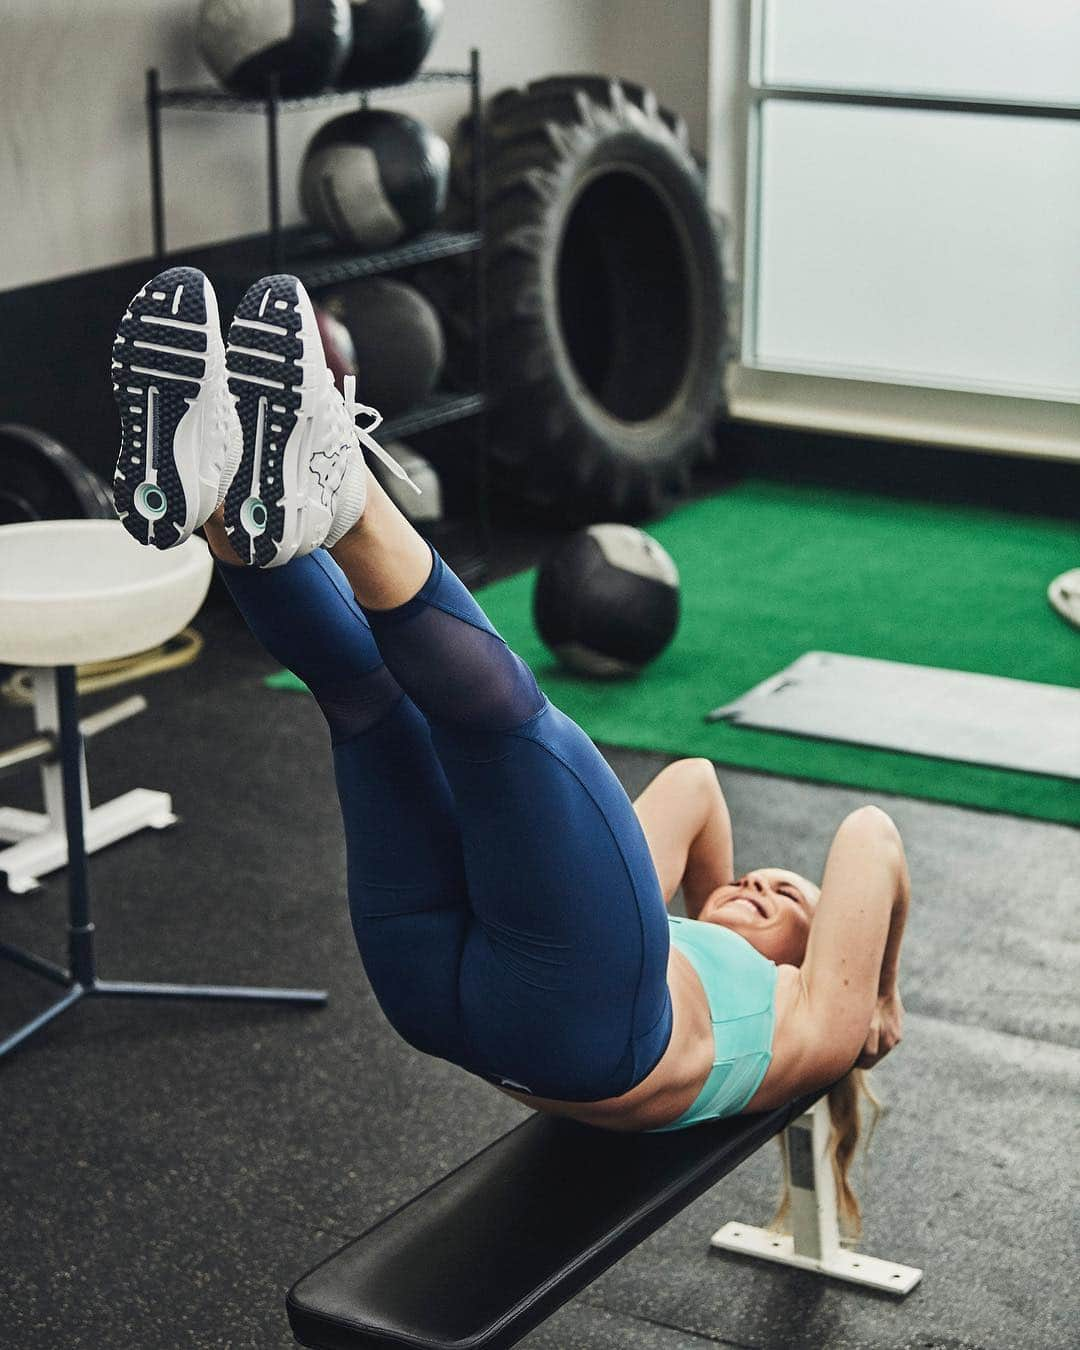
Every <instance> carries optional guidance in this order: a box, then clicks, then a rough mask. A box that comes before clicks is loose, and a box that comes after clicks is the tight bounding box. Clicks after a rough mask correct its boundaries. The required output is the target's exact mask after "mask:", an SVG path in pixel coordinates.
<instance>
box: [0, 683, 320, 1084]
mask: <svg viewBox="0 0 1080 1350" xmlns="http://www.w3.org/2000/svg"><path fill="white" fill-rule="evenodd" d="M56 695H57V703H58V706H59V722H60V728H59V736H58V750H59V758H60V771H61V776H62V781H63V791H64V825H65V829H66V832H67V844H68V914H69V918H68V953H69V955H68V961H69V963H70V969H68V970H65V969H64V968H63V966H58V965H56V964H55V963H54V962H52V961H47V960H45V958H44V957H41V956H36V955H34V953H33V952H27V951H23V949H22V948H21V947H15V946H12V945H11V944H10V943H6V942H0V957H4V958H6V959H7V960H9V961H14V962H15V963H16V965H20V966H23V967H24V968H25V969H26V970H31V971H33V972H34V973H35V974H37V975H42V976H44V978H45V979H47V980H52V982H53V983H54V984H58V985H61V986H62V987H63V988H64V989H65V991H66V992H65V993H64V994H63V995H62V997H60V998H59V999H57V1001H56V1002H55V1003H53V1004H51V1005H50V1007H48V1008H46V1009H45V1011H44V1012H43V1013H39V1014H38V1016H37V1017H35V1018H33V1019H32V1020H31V1021H29V1022H27V1023H26V1024H25V1025H24V1026H22V1027H20V1028H19V1029H18V1031H16V1032H14V1033H13V1034H12V1035H10V1036H8V1037H7V1038H6V1039H5V1040H3V1041H0V1059H2V1058H3V1056H4V1055H6V1054H8V1053H9V1051H11V1050H14V1049H15V1047H16V1046H18V1045H21V1044H22V1042H23V1041H25V1040H27V1039H28V1038H29V1037H30V1036H32V1035H33V1034H34V1032H35V1031H39V1030H40V1029H41V1028H42V1027H44V1026H47V1025H48V1023H49V1022H51V1021H52V1020H53V1018H54V1017H59V1016H60V1014H61V1013H62V1012H64V1011H65V1010H66V1009H67V1008H70V1007H73V1006H74V1005H75V1004H76V1003H78V1002H79V1000H80V999H83V998H100V997H104V998H196V999H235V1000H240V1001H243V1002H259V1003H296V1004H301V1005H304V1006H308V1007H311V1006H312V1005H321V1004H324V1003H325V1002H326V991H325V990H322V989H260V988H255V987H245V986H242V985H212V984H142V983H133V982H129V981H126V980H99V979H98V977H97V966H96V962H95V960H94V925H93V923H92V922H91V920H90V878H89V874H88V871H87V861H86V838H85V835H84V833H83V802H82V776H81V766H82V745H83V736H82V732H81V730H80V728H79V714H78V699H77V694H76V685H75V667H74V666H57V668H56Z"/></svg>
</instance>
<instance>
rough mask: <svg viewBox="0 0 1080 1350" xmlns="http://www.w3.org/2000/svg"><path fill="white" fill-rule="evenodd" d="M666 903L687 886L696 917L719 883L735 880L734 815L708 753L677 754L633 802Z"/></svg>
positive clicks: (691, 910) (689, 910)
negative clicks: (686, 756) (697, 756)
mask: <svg viewBox="0 0 1080 1350" xmlns="http://www.w3.org/2000/svg"><path fill="white" fill-rule="evenodd" d="M634 810H635V811H636V812H637V815H638V819H639V820H640V821H641V827H642V829H643V830H644V832H645V839H646V841H647V843H648V845H649V852H650V853H651V854H652V860H653V864H654V866H655V867H656V875H657V876H658V877H659V879H660V889H661V890H662V891H663V894H664V901H665V903H669V902H670V900H671V897H672V896H673V895H674V894H675V892H676V891H677V890H678V889H679V886H680V885H681V886H682V888H683V898H684V899H685V900H686V912H687V914H689V915H690V917H691V918H692V919H693V918H696V917H697V915H698V914H699V913H700V912H701V907H702V906H703V905H704V903H705V901H706V900H707V899H708V898H709V896H710V895H711V894H712V892H713V891H714V890H715V889H716V888H717V886H722V885H723V884H724V883H725V882H728V881H731V879H732V877H733V875H734V873H733V868H734V861H733V855H732V847H731V817H730V816H729V814H728V809H727V802H725V801H724V794H723V793H722V792H721V791H720V784H719V783H718V782H717V780H716V770H715V769H714V768H713V766H712V764H711V763H710V762H709V761H708V760H707V759H678V760H676V761H675V762H674V763H673V764H669V765H668V766H667V767H666V768H665V769H662V770H661V771H660V773H658V774H657V775H656V777H655V778H654V779H653V780H652V782H651V783H650V784H649V785H648V787H647V788H646V789H645V790H644V792H642V793H641V795H640V796H639V797H638V798H637V800H636V801H635V802H634Z"/></svg>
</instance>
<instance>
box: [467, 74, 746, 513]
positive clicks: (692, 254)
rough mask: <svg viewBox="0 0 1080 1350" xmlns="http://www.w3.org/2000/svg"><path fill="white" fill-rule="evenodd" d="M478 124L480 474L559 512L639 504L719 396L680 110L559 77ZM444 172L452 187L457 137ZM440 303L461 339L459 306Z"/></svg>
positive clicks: (701, 442) (694, 446)
mask: <svg viewBox="0 0 1080 1350" xmlns="http://www.w3.org/2000/svg"><path fill="white" fill-rule="evenodd" d="M486 127H487V130H486V138H485V147H486V156H487V163H486V171H487V172H486V177H487V192H486V202H485V205H486V225H487V249H486V277H487V295H488V325H487V334H486V336H487V352H488V363H489V378H490V383H491V386H492V391H493V394H494V396H495V400H496V402H495V408H494V411H493V414H492V425H491V436H490V445H491V461H492V469H493V473H494V476H495V477H496V479H497V481H498V482H499V483H500V485H501V486H502V488H503V490H504V491H505V492H506V493H508V494H510V495H511V496H513V497H515V498H517V499H519V500H521V501H522V502H524V503H527V504H528V505H529V506H530V507H532V508H534V509H539V510H540V511H541V512H542V513H543V514H545V515H549V516H553V517H557V518H558V519H560V520H562V521H565V522H568V523H569V522H588V521H595V520H627V521H634V520H640V519H643V518H647V517H648V516H650V515H653V514H655V513H656V511H657V510H658V509H659V507H660V506H661V504H662V503H663V502H664V500H665V499H666V498H667V497H669V496H670V495H672V494H674V495H678V494H680V493H681V492H684V491H685V490H686V488H687V486H688V484H689V480H690V475H691V472H692V469H693V467H694V465H695V463H697V462H698V461H700V460H702V459H704V458H706V457H707V456H708V454H709V453H710V451H711V447H712V441H711V427H712V424H713V422H714V420H715V417H716V414H717V411H718V408H719V406H720V404H721V403H722V399H723V374H724V361H725V355H726V323H725V316H724V305H723V280H722V274H721V262H720V251H719V246H718V240H717V237H716V231H715V228H714V225H713V222H712V220H711V218H710V215H709V212H708V209H707V206H706V202H705V194H704V188H703V183H702V179H701V174H700V171H699V169H698V167H697V165H696V164H695V162H694V160H693V158H692V156H691V154H690V151H689V149H688V145H687V136H686V128H685V125H684V123H683V122H682V120H681V119H680V118H678V117H677V116H675V115H674V114H672V113H669V112H667V111H666V110H663V109H661V108H660V107H659V106H658V104H657V101H656V98H655V95H653V94H652V93H651V92H650V91H649V90H647V89H643V88H641V87H639V86H635V85H630V84H626V83H623V82H620V81H618V80H611V79H606V78H602V77H598V76H559V77H554V78H551V79H546V80H540V81H537V82H535V83H533V84H530V85H529V86H528V87H527V88H525V89H520V90H519V89H508V90H504V91H503V92H502V93H500V94H498V95H497V96H496V97H495V98H494V99H492V100H491V102H490V103H489V105H488V108H487V115H486ZM469 141H470V137H469V135H468V134H465V135H463V136H461V137H460V140H459V146H460V147H461V148H462V149H464V148H465V147H466V146H467V145H468V143H469ZM455 170H456V174H457V183H456V187H457V189H458V191H457V193H456V194H455V195H456V196H457V198H458V200H462V198H463V196H464V190H465V189H466V188H467V184H468V181H469V176H470V170H471V163H470V159H469V155H468V151H467V150H465V153H464V154H462V153H460V152H459V154H458V162H457V163H456V165H455ZM462 299H464V296H463V297H462ZM448 308H449V310H450V312H451V314H453V315H454V316H456V318H457V324H458V327H457V332H456V336H457V337H458V338H459V339H462V340H464V339H467V338H469V337H470V336H471V334H469V332H468V328H467V324H468V317H467V316H468V315H469V314H470V308H469V306H468V305H467V304H460V303H458V304H451V305H450V306H449V307H448ZM448 335H449V337H450V340H451V342H453V341H454V337H455V328H454V320H453V318H451V319H449V321H448Z"/></svg>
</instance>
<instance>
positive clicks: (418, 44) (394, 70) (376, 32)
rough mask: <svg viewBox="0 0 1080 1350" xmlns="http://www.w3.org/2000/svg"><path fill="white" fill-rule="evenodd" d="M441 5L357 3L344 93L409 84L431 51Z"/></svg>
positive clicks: (396, 0)
mask: <svg viewBox="0 0 1080 1350" xmlns="http://www.w3.org/2000/svg"><path fill="white" fill-rule="evenodd" d="M442 16H443V0H359V2H358V3H354V4H353V6H352V19H353V40H352V51H351V52H350V53H349V56H348V58H347V60H346V62H345V66H344V68H343V69H342V71H341V74H340V75H339V76H338V80H337V82H338V88H340V89H371V88H374V86H375V85H380V84H403V83H404V82H405V81H406V80H411V79H412V77H413V76H414V75H415V74H416V72H417V71H418V70H419V69H420V67H421V66H422V65H423V63H424V57H425V56H427V54H428V52H429V51H430V50H431V44H432V43H433V42H434V41H435V34H436V33H437V32H438V31H439V23H440V21H441V20H442Z"/></svg>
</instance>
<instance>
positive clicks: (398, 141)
mask: <svg viewBox="0 0 1080 1350" xmlns="http://www.w3.org/2000/svg"><path fill="white" fill-rule="evenodd" d="M449 171H450V149H449V147H448V146H447V144H446V142H445V141H444V140H443V139H442V137H440V136H436V135H435V133H434V132H433V131H431V130H430V128H428V127H426V126H424V124H423V122H418V121H417V120H416V118H415V117H407V116H406V115H405V114H404V113H396V112H388V111H386V110H385V109H382V108H378V109H363V110H361V111H360V112H352V113H346V114H345V115H344V116H343V117H335V118H334V120H333V121H332V122H327V124H326V125H325V126H324V127H321V128H320V129H319V130H318V131H317V132H316V133H315V135H314V136H313V137H312V139H311V143H310V144H309V146H308V148H307V153H306V154H305V156H304V164H303V167H302V169H301V171H300V204H301V206H302V207H303V209H304V214H305V215H306V216H307V217H308V219H309V220H311V221H312V223H313V224H315V225H320V226H322V228H323V229H325V230H329V231H330V233H331V234H333V235H336V236H337V238H338V239H340V240H341V241H342V242H343V243H347V244H354V245H359V246H360V247H361V248H365V249H378V248H389V247H390V246H391V245H393V244H399V243H401V242H402V240H404V239H408V238H409V237H410V236H411V235H414V234H419V233H420V231H421V230H426V229H427V228H428V226H429V225H432V224H434V222H435V221H436V219H437V218H438V217H439V216H440V215H441V214H442V211H443V208H444V206H445V205H446V184H447V177H448V174H449Z"/></svg>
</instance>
